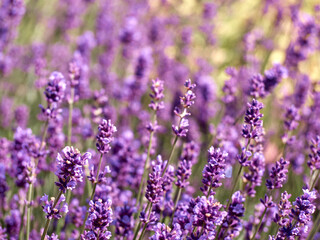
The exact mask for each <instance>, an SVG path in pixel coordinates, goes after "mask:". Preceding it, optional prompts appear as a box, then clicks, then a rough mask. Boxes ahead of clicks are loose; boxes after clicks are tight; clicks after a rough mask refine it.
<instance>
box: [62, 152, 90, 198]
mask: <svg viewBox="0 0 320 240" xmlns="http://www.w3.org/2000/svg"><path fill="white" fill-rule="evenodd" d="M89 159H91V153H90V152H86V153H85V154H83V155H81V153H80V151H79V150H78V149H75V148H73V147H69V146H67V147H65V148H64V149H63V150H62V152H61V154H60V153H58V156H57V164H58V170H57V171H56V175H57V177H58V179H59V181H58V182H56V185H57V186H58V187H59V189H60V190H61V191H62V192H66V190H67V189H70V190H72V189H74V188H75V187H76V185H77V182H82V177H83V166H84V165H87V164H88V160H89Z"/></svg>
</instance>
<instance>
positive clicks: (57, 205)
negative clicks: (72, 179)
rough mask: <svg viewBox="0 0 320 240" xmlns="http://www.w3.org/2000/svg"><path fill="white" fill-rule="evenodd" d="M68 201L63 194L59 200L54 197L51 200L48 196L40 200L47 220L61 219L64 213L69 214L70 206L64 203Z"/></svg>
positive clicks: (45, 195)
mask: <svg viewBox="0 0 320 240" xmlns="http://www.w3.org/2000/svg"><path fill="white" fill-rule="evenodd" d="M65 200H66V198H65V197H64V195H63V194H62V195H61V197H59V199H58V200H57V199H55V198H54V197H52V198H50V200H49V197H48V195H47V194H44V195H43V197H42V198H41V199H40V201H41V202H42V209H43V211H44V212H45V213H46V218H47V219H53V218H55V219H60V218H61V217H62V215H61V214H62V213H68V211H69V209H68V205H67V203H62V202H64V201H65Z"/></svg>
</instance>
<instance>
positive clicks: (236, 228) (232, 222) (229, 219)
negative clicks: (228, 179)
mask: <svg viewBox="0 0 320 240" xmlns="http://www.w3.org/2000/svg"><path fill="white" fill-rule="evenodd" d="M244 201H245V198H244V197H243V196H242V195H241V193H240V191H237V192H235V193H234V194H233V195H232V199H231V203H230V206H229V209H228V214H227V216H226V217H225V219H224V221H223V223H222V231H221V232H220V235H219V237H221V236H233V237H237V236H238V235H239V234H240V231H241V230H242V223H241V220H240V217H243V216H244V211H245V209H244V205H243V203H244Z"/></svg>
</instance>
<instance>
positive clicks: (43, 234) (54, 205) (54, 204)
mask: <svg viewBox="0 0 320 240" xmlns="http://www.w3.org/2000/svg"><path fill="white" fill-rule="evenodd" d="M61 195H62V191H59V194H58V196H57V198H56V200H55V201H54V203H53V208H55V207H56V206H57V204H58V201H59V199H60V197H61ZM50 221H51V219H47V221H46V225H45V227H44V230H43V233H42V236H41V240H44V239H45V237H46V235H47V232H48V229H49V225H50Z"/></svg>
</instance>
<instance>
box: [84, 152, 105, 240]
mask: <svg viewBox="0 0 320 240" xmlns="http://www.w3.org/2000/svg"><path fill="white" fill-rule="evenodd" d="M102 157H103V154H101V155H100V160H99V166H98V170H97V175H96V180H95V182H94V184H93V189H92V193H91V197H90V201H92V200H93V197H94V194H95V191H96V187H97V184H98V178H99V173H100V168H101V162H102ZM88 216H89V212H88V211H87V212H86V216H85V218H84V221H83V223H82V227H81V231H80V236H79V239H80V237H81V234H82V233H83V231H84V228H85V225H86V221H87V219H88Z"/></svg>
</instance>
